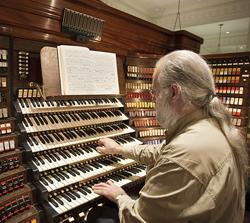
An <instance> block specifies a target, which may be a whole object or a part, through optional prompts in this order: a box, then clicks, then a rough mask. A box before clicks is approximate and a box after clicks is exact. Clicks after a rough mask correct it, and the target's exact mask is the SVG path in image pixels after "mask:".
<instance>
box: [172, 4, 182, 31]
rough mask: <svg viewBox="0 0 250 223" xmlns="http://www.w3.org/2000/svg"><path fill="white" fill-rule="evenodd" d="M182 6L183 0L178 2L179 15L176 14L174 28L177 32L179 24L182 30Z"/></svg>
mask: <svg viewBox="0 0 250 223" xmlns="http://www.w3.org/2000/svg"><path fill="white" fill-rule="evenodd" d="M180 6H181V0H179V1H178V9H177V14H176V19H175V23H174V28H173V30H175V28H176V25H177V22H178V23H179V29H180V30H181V13H180Z"/></svg>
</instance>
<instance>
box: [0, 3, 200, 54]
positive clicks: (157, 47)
mask: <svg viewBox="0 0 250 223" xmlns="http://www.w3.org/2000/svg"><path fill="white" fill-rule="evenodd" d="M64 8H70V9H72V10H75V11H78V12H82V13H85V14H89V15H92V16H95V17H98V18H101V19H103V20H105V24H104V30H103V35H102V41H101V42H99V43H94V42H85V43H80V42H76V41H75V39H74V38H73V37H71V36H69V35H68V34H64V33H62V32H61V20H62V13H63V9H64ZM0 10H1V14H0V33H2V34H6V35H10V36H14V37H19V38H24V39H31V40H38V41H45V42H50V43H55V44H72V45H84V46H87V47H89V48H91V49H94V50H103V51H109V52H115V53H117V54H120V55H123V56H126V55H127V53H128V52H139V53H153V54H165V53H167V52H169V51H172V50H174V49H183V48H185V49H191V50H194V51H196V52H198V51H199V46H200V44H201V43H202V41H203V40H202V39H201V38H199V37H197V36H194V35H191V34H189V35H187V34H188V33H187V32H185V33H180V32H176V33H175V32H171V31H169V30H166V29H163V28H160V27H158V26H156V25H153V24H151V23H149V22H146V21H143V20H141V19H138V18H136V17H134V16H130V15H128V14H126V13H123V12H120V11H118V10H116V9H113V8H111V7H108V6H106V5H105V4H104V3H102V2H99V1H97V0H91V1H90V0H43V1H40V0H22V1H19V0H8V1H1V2H0Z"/></svg>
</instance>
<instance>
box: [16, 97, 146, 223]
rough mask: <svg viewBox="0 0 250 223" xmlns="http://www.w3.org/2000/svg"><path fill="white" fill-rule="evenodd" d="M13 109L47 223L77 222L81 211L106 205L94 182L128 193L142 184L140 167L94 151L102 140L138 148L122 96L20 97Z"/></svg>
mask: <svg viewBox="0 0 250 223" xmlns="http://www.w3.org/2000/svg"><path fill="white" fill-rule="evenodd" d="M15 109H16V111H17V116H18V117H20V118H19V119H20V122H19V124H18V126H19V129H20V131H21V133H22V136H23V138H24V140H23V142H24V143H23V147H24V148H25V151H26V154H27V157H29V164H30V167H31V168H32V170H33V177H34V182H35V185H36V188H37V189H38V190H39V194H40V198H41V199H40V200H41V201H42V203H43V204H42V205H43V207H44V209H45V215H46V222H47V221H48V222H67V221H69V219H70V222H81V221H82V219H83V218H84V215H85V213H84V212H85V211H87V210H88V209H89V208H92V207H93V206H94V205H96V204H98V203H101V202H103V201H104V200H103V199H102V198H101V197H100V196H99V195H97V194H95V193H94V192H93V191H92V189H91V186H92V185H93V184H95V183H97V182H101V181H102V182H103V181H107V180H108V179H110V180H112V181H113V182H114V183H115V184H117V185H119V186H124V187H127V188H129V187H130V188H132V187H134V186H135V185H137V184H138V183H141V182H143V179H144V176H145V167H144V166H143V165H141V164H139V163H137V162H135V161H134V160H132V159H126V158H124V157H122V156H120V155H105V154H100V153H98V152H97V151H96V146H97V142H98V140H99V139H100V138H102V137H111V138H113V139H114V140H115V141H116V142H117V143H119V144H121V145H123V146H124V147H129V146H135V145H139V144H141V142H140V141H138V140H136V139H135V138H133V137H132V136H131V133H134V129H132V128H131V127H130V126H128V125H127V124H126V121H128V118H127V116H126V115H124V114H123V112H122V109H123V104H122V103H121V97H120V96H118V97H114V96H105V97H98V98H97V97H88V98H83V99H75V100H72V99H49V100H41V99H40V98H35V99H33V98H29V99H27V98H19V99H18V100H17V102H16V103H15Z"/></svg>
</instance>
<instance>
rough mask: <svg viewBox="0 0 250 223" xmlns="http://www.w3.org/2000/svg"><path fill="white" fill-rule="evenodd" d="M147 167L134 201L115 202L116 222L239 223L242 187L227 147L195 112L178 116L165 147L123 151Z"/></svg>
mask: <svg viewBox="0 0 250 223" xmlns="http://www.w3.org/2000/svg"><path fill="white" fill-rule="evenodd" d="M123 155H124V156H126V157H129V158H133V159H136V160H138V161H140V162H142V163H145V164H147V165H149V166H151V168H150V170H149V171H148V173H147V177H146V182H145V185H144V187H143V188H142V190H141V191H140V197H139V198H138V199H137V200H132V199H131V198H130V197H129V196H127V195H123V196H120V198H119V200H118V205H119V216H120V221H121V223H137V222H147V223H242V222H243V217H244V208H245V205H244V203H245V200H244V193H245V192H244V189H242V188H241V186H240V183H239V174H238V171H237V168H236V164H235V161H234V158H233V156H232V152H231V148H230V146H229V144H228V142H227V140H226V138H225V136H224V135H223V134H222V132H221V131H220V129H219V127H218V125H217V124H216V123H215V122H214V121H213V119H211V118H207V117H206V116H205V115H204V114H203V113H202V112H201V111H198V112H195V113H193V114H191V115H189V116H187V117H185V118H182V119H181V120H180V121H179V122H178V123H177V124H176V126H175V128H173V129H172V131H171V132H169V133H168V137H167V139H166V144H164V145H163V146H159V147H155V146H150V145H145V146H139V147H138V146H137V147H134V148H131V149H126V150H125V149H124V151H123Z"/></svg>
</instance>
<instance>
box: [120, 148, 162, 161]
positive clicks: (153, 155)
mask: <svg viewBox="0 0 250 223" xmlns="http://www.w3.org/2000/svg"><path fill="white" fill-rule="evenodd" d="M162 146H163V145H162V144H159V145H137V146H133V147H129V148H123V150H122V152H121V153H120V154H121V155H123V156H124V157H126V158H131V159H134V160H136V161H138V162H140V163H143V164H146V165H152V164H154V163H155V162H156V159H157V158H158V156H159V153H160V149H161V147H162Z"/></svg>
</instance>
